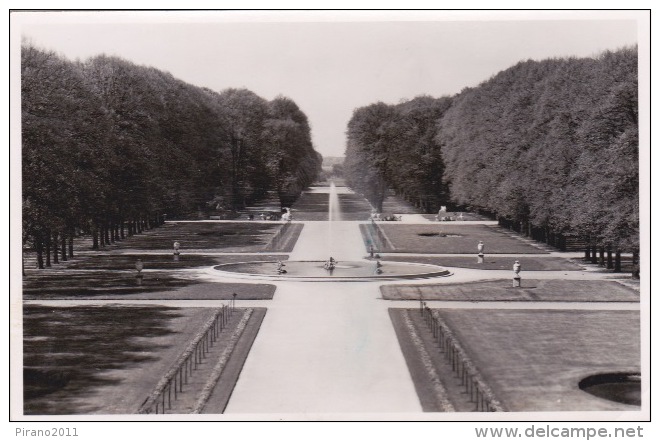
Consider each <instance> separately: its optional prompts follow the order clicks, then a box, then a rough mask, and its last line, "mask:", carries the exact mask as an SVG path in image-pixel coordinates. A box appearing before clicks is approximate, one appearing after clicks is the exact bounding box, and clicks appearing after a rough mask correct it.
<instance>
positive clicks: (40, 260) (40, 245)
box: [34, 235, 44, 269]
mask: <svg viewBox="0 0 660 441" xmlns="http://www.w3.org/2000/svg"><path fill="white" fill-rule="evenodd" d="M34 241H35V245H36V248H37V267H38V268H39V269H44V242H43V240H42V239H41V235H38V236H35V238H34Z"/></svg>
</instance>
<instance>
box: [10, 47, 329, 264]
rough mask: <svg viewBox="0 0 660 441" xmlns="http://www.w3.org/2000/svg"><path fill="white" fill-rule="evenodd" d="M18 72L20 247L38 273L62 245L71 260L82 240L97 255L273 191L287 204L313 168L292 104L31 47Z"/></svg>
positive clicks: (304, 125)
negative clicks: (170, 222)
mask: <svg viewBox="0 0 660 441" xmlns="http://www.w3.org/2000/svg"><path fill="white" fill-rule="evenodd" d="M21 63H22V66H21V68H22V77H21V81H22V82H21V101H22V159H23V170H22V171H23V173H22V176H23V226H24V228H23V231H24V235H23V239H24V242H26V243H27V242H31V243H32V244H33V245H34V246H35V247H36V248H37V251H38V256H39V265H40V266H43V265H44V262H43V261H42V256H43V255H44V254H45V256H46V262H45V264H46V265H49V264H50V255H51V253H50V251H51V249H52V250H56V249H57V247H58V244H59V242H60V241H61V247H62V248H61V255H62V258H66V257H67V255H69V256H70V255H71V254H72V253H73V248H72V241H71V238H72V237H73V235H74V234H77V233H78V232H80V231H83V232H89V233H90V234H92V236H93V238H94V247H99V246H104V245H107V244H109V243H112V242H114V241H116V240H121V239H123V238H124V237H125V234H129V235H130V234H134V233H136V232H141V231H142V229H143V228H150V227H151V226H153V225H157V224H159V223H161V222H162V221H163V219H164V215H165V214H167V215H168V216H169V217H190V216H199V214H200V213H201V214H203V213H205V212H208V210H210V209H213V210H218V209H220V210H228V211H235V210H238V209H241V208H242V207H244V206H245V204H248V203H251V202H253V201H255V200H257V199H259V198H263V197H264V196H266V195H267V194H268V192H271V191H273V192H277V194H278V195H279V197H280V200H281V203H282V204H287V205H288V204H290V203H292V202H293V201H294V200H295V199H296V198H297V197H298V196H299V195H300V193H301V191H302V189H303V188H305V187H306V186H308V185H309V184H310V183H311V182H312V181H313V180H314V179H315V177H316V175H317V174H318V172H319V171H320V163H321V159H320V156H319V155H318V153H316V152H315V151H314V149H313V146H312V142H311V134H310V128H309V124H308V122H307V118H306V116H305V115H304V113H303V112H302V111H301V110H300V109H299V108H298V107H297V106H296V104H295V103H294V102H293V101H291V100H290V99H288V98H285V97H278V98H276V99H275V100H273V101H272V102H268V101H267V100H265V99H263V98H261V97H259V96H257V95H255V94H254V93H253V92H250V91H249V90H245V89H227V90H225V91H222V92H220V93H217V92H214V91H211V90H209V89H204V88H199V87H196V86H192V85H190V84H186V83H184V82H182V81H180V80H178V79H176V78H174V77H173V76H172V75H170V74H169V73H166V72H162V71H159V70H158V69H155V68H151V67H145V66H137V65H135V64H133V63H130V62H128V61H126V60H123V59H120V58H117V57H108V56H105V55H102V56H97V57H94V58H91V59H89V60H86V61H84V62H75V63H74V62H70V61H68V60H66V59H64V58H62V57H60V56H58V55H57V54H55V53H53V52H48V51H44V50H41V49H38V48H35V47H33V46H31V45H29V44H24V45H23V47H22V60H21ZM126 230H127V231H126ZM67 244H68V252H67V249H66V245H67ZM44 251H45V253H44ZM53 258H54V259H57V258H58V253H57V252H55V253H53Z"/></svg>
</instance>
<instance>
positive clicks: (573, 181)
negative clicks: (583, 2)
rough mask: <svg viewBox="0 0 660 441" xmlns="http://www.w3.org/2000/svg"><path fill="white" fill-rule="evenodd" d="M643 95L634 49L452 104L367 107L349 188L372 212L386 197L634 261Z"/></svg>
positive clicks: (494, 81) (355, 129) (495, 85)
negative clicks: (458, 211)
mask: <svg viewBox="0 0 660 441" xmlns="http://www.w3.org/2000/svg"><path fill="white" fill-rule="evenodd" d="M637 91H638V88H637V48H636V47H635V48H624V49H621V50H618V51H616V52H606V53H603V54H602V55H600V56H598V57H596V58H580V59H578V58H570V59H550V60H544V61H525V62H521V63H518V64H517V65H515V66H513V67H511V68H509V69H507V70H505V71H503V72H500V73H499V74H497V75H495V76H494V77H492V78H491V79H489V80H488V81H485V82H484V83H482V84H480V85H479V86H477V87H474V88H468V89H465V90H463V91H462V92H461V93H459V94H458V95H456V96H454V97H451V98H440V99H432V98H429V97H421V98H415V99H414V100H412V101H409V102H406V103H401V104H398V105H386V104H383V103H377V104H373V105H370V106H366V107H363V108H360V109H357V110H356V111H355V112H354V114H353V118H352V119H351V121H350V122H349V125H348V144H347V149H346V166H345V172H346V177H347V181H348V182H349V185H351V186H352V187H353V188H355V189H356V190H357V191H359V192H361V193H363V194H365V195H366V196H367V197H368V198H369V200H370V201H371V202H372V204H373V205H374V206H375V207H378V204H379V201H381V200H382V196H381V195H382V192H383V189H385V188H387V187H391V188H394V189H395V190H397V191H398V192H400V193H402V194H404V195H411V194H414V195H417V196H419V197H420V198H422V199H423V200H420V201H418V205H419V206H421V207H422V208H424V209H426V210H427V212H432V211H433V210H437V208H438V206H439V205H450V206H451V205H458V206H469V207H472V208H475V209H478V210H483V211H485V212H488V213H490V214H492V215H493V216H496V217H497V218H498V219H499V220H500V221H501V222H502V223H503V224H506V225H510V226H512V227H513V228H515V229H518V230H519V231H522V232H525V233H526V234H529V235H531V236H534V237H535V238H538V239H545V240H555V239H556V237H557V236H558V235H563V236H566V235H567V234H569V233H572V234H577V235H579V236H580V237H581V238H583V239H584V240H586V241H588V244H589V245H591V246H597V247H598V248H600V249H601V252H602V249H608V248H609V249H615V250H625V251H629V252H630V251H632V252H636V250H637V249H638V248H639V163H638V155H639V140H638V95H637V93H638V92H637ZM413 109H414V110H415V111H414V112H413V111H412V110H413ZM406 110H408V111H406ZM445 186H446V187H445ZM434 196H435V197H434Z"/></svg>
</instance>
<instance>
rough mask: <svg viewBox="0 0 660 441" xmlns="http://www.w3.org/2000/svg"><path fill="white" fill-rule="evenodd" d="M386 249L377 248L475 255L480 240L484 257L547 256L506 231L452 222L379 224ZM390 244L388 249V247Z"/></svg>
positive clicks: (396, 251) (383, 250)
mask: <svg viewBox="0 0 660 441" xmlns="http://www.w3.org/2000/svg"><path fill="white" fill-rule="evenodd" d="M378 225H379V226H380V228H381V229H382V231H383V232H384V233H385V236H386V237H387V239H388V240H389V243H388V242H387V241H386V244H387V246H385V247H383V248H381V249H379V251H380V252H388V253H424V254H474V255H475V256H476V254H477V244H478V243H479V241H480V240H481V241H483V242H484V245H485V248H484V252H485V254H486V256H487V255H488V254H489V253H490V254H546V252H545V251H543V250H540V249H538V248H536V247H533V246H531V245H529V244H527V243H525V242H523V241H521V240H518V239H516V238H514V237H511V236H510V235H509V233H508V231H507V230H505V229H502V228H499V227H491V226H487V225H465V224H463V225H457V224H452V223H451V222H446V223H441V222H438V223H435V224H429V225H412V224H397V223H396V222H380V223H378ZM389 244H391V246H390V245H389Z"/></svg>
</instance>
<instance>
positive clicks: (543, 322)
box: [438, 309, 641, 412]
mask: <svg viewBox="0 0 660 441" xmlns="http://www.w3.org/2000/svg"><path fill="white" fill-rule="evenodd" d="M438 312H439V313H440V316H441V317H442V319H443V320H445V322H446V323H447V325H448V326H449V328H450V329H451V330H452V331H453V332H454V333H455V335H456V337H457V338H458V341H459V342H460V343H461V345H462V346H463V348H464V349H465V351H466V352H467V354H468V356H469V357H470V358H471V359H472V361H473V362H474V363H475V364H476V366H477V369H479V371H480V372H481V374H482V375H483V377H484V378H485V380H486V382H487V383H488V385H489V386H490V387H491V388H492V389H493V391H494V393H495V395H496V397H498V399H499V400H500V401H501V402H502V404H503V405H504V406H505V407H506V408H507V409H508V410H510V411H519V412H522V411H585V410H639V407H637V406H631V405H625V404H619V403H615V402H612V401H609V400H605V399H601V398H596V397H594V396H592V395H590V394H588V393H586V392H583V391H582V390H580V389H579V388H578V383H579V381H580V380H582V379H583V378H585V377H587V376H589V375H593V374H598V373H604V372H639V371H640V364H641V360H640V341H639V332H640V328H639V313H638V312H636V311H580V310H534V311H530V310H458V309H440V310H438Z"/></svg>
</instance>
